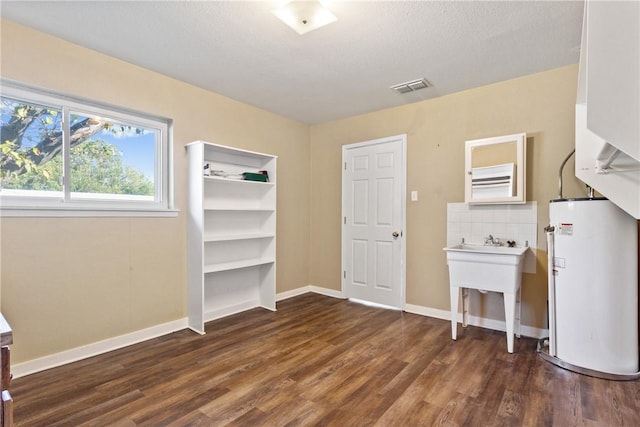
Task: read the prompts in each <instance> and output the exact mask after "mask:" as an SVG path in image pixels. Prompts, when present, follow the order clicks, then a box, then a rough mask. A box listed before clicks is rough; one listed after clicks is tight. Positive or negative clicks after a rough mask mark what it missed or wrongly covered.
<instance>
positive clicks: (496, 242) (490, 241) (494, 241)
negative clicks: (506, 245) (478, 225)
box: [484, 234, 502, 246]
mask: <svg viewBox="0 0 640 427" xmlns="http://www.w3.org/2000/svg"><path fill="white" fill-rule="evenodd" d="M484 244H485V245H491V246H501V245H502V242H500V239H498V238H497V237H493V236H492V235H491V234H489V237H485V238H484Z"/></svg>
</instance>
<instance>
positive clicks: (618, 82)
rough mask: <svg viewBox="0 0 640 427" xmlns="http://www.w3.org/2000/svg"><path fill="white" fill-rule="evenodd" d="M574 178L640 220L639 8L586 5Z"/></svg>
mask: <svg viewBox="0 0 640 427" xmlns="http://www.w3.org/2000/svg"><path fill="white" fill-rule="evenodd" d="M579 70H580V71H579V78H578V94H577V95H578V96H577V104H576V163H575V164H576V167H575V173H576V176H577V177H578V178H579V179H580V180H582V181H583V182H585V183H586V184H588V185H590V186H591V187H593V188H594V189H596V190H598V191H599V192H600V193H601V194H602V195H604V196H605V197H607V198H608V199H609V200H611V201H612V202H613V203H615V204H616V205H618V206H620V207H621V208H622V209H623V210H625V211H626V212H627V213H628V214H629V215H631V216H633V217H634V218H636V219H640V120H638V117H640V79H639V78H638V75H639V74H640V3H638V2H607V1H605V2H598V1H588V2H586V3H585V17H584V24H583V28H582V47H581V50H580V68H579Z"/></svg>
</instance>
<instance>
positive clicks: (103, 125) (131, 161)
mask: <svg viewBox="0 0 640 427" xmlns="http://www.w3.org/2000/svg"><path fill="white" fill-rule="evenodd" d="M70 119H71V120H70V122H69V123H70V129H69V131H70V147H71V148H70V152H69V154H70V155H69V164H70V185H71V197H72V198H83V199H96V200H114V199H115V200H148V201H153V200H155V175H156V174H155V164H156V162H155V150H156V139H157V138H158V131H157V130H154V129H147V128H144V127H141V126H138V125H133V124H128V123H121V122H119V121H115V120H110V119H105V118H103V117H98V116H94V115H89V114H83V113H76V112H72V113H71V115H70Z"/></svg>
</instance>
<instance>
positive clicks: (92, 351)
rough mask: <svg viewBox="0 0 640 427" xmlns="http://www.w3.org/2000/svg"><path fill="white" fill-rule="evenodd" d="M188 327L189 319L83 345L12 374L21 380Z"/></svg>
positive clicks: (14, 367)
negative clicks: (30, 375)
mask: <svg viewBox="0 0 640 427" xmlns="http://www.w3.org/2000/svg"><path fill="white" fill-rule="evenodd" d="M186 327H187V318H186V317H185V318H183V319H178V320H174V321H172V322H168V323H163V324H160V325H156V326H152V327H150V328H146V329H142V330H140V331H135V332H131V333H128V334H124V335H119V336H117V337H113V338H109V339H106V340H103V341H98V342H95V343H91V344H87V345H83V346H81V347H76V348H72V349H71V350H65V351H61V352H60V353H55V354H51V355H49V356H44V357H41V358H38V359H33V360H29V361H26V362H23V363H17V364H15V365H12V366H11V373H12V374H13V377H14V378H20V377H23V376H25V375H29V374H33V373H36V372H40V371H44V370H46V369H51V368H55V367H56V366H62V365H66V364H67V363H71V362H75V361H78V360H82V359H87V358H89V357H93V356H96V355H98V354H103V353H107V352H109V351H113V350H117V349H119V348H122V347H127V346H130V345H133V344H137V343H139V342H142V341H146V340H149V339H152V338H157V337H159V336H162V335H166V334H170V333H172V332H175V331H180V330H182V329H185V328H186Z"/></svg>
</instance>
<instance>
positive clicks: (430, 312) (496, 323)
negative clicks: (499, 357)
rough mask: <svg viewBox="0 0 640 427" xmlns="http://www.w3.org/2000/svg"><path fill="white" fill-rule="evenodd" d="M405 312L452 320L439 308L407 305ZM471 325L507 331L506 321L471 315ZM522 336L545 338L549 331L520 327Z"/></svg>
mask: <svg viewBox="0 0 640 427" xmlns="http://www.w3.org/2000/svg"><path fill="white" fill-rule="evenodd" d="M404 311H406V312H407V313H413V314H420V315H422V316H428V317H435V318H436V319H442V320H449V321H450V320H451V314H450V312H449V311H448V310H439V309H437V308H430V307H424V306H421V305H413V304H405V306H404ZM457 321H458V322H462V313H458V318H457ZM469 325H471V326H478V327H480V328H485V329H493V330H494V331H501V332H505V331H506V330H507V327H506V323H505V322H504V320H494V319H487V318H485V317H478V316H471V315H469ZM520 335H522V336H525V337H531V338H538V339H539V338H544V337H548V336H549V330H548V329H540V328H534V327H532V326H527V325H520Z"/></svg>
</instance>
